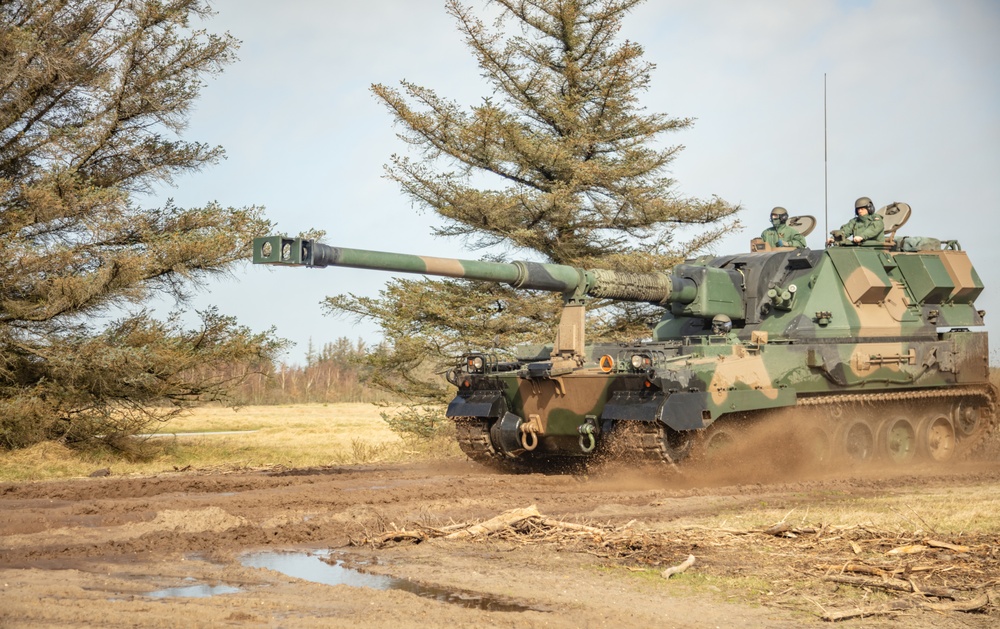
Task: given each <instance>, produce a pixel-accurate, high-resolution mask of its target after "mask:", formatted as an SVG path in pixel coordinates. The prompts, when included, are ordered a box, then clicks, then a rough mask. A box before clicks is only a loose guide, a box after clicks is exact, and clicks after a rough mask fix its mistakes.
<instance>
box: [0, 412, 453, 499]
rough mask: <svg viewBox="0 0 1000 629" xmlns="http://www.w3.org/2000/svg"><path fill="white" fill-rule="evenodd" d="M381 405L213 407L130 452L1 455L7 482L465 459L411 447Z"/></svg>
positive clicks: (44, 450) (169, 425)
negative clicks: (107, 472)
mask: <svg viewBox="0 0 1000 629" xmlns="http://www.w3.org/2000/svg"><path fill="white" fill-rule="evenodd" d="M383 410H384V409H383V408H380V407H378V406H376V405H374V404H365V403H353V404H294V405H285V406H248V407H243V408H240V409H236V410H234V409H231V408H223V407H215V406H208V407H202V408H197V409H194V410H192V411H190V412H188V413H186V414H185V415H183V416H181V417H179V418H176V419H173V420H171V421H169V422H166V423H164V424H162V425H159V426H156V427H155V429H156V432H155V433H154V434H152V435H150V436H147V437H143V438H140V439H138V440H137V441H136V443H135V446H134V449H133V450H131V451H129V452H127V453H121V452H112V451H87V452H78V451H75V450H72V449H70V448H67V447H66V446H64V445H61V444H57V443H44V444H40V445H37V446H35V447H33V448H28V449H26V450H23V451H18V452H8V453H5V454H0V481H23V480H45V479H52V478H68V477H78V476H88V475H90V474H92V473H94V472H95V471H98V470H104V469H109V470H110V471H111V472H112V473H114V474H115V475H130V474H156V473H159V472H166V471H176V470H180V469H185V468H188V469H190V468H196V469H201V470H218V471H222V470H237V469H264V468H275V467H288V468H291V467H312V466H319V465H343V464H359V463H379V462H396V461H402V460H420V459H425V458H433V457H440V456H452V455H454V456H460V455H461V453H460V451H459V450H458V447H457V446H456V445H455V444H454V443H453V441H452V440H450V439H445V440H441V441H432V442H428V443H424V442H412V443H411V442H406V441H404V440H403V439H401V438H400V437H399V436H398V435H396V434H395V433H393V432H392V431H391V430H390V429H389V427H388V425H387V424H386V423H385V422H384V421H383V420H382V418H381V417H380V415H379V413H380V412H382V411H383Z"/></svg>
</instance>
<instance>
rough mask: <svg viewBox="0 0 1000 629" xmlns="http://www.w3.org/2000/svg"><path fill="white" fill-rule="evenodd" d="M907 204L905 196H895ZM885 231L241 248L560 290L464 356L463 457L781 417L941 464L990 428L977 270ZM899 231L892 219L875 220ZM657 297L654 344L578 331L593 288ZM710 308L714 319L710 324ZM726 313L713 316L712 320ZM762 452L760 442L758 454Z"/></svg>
mask: <svg viewBox="0 0 1000 629" xmlns="http://www.w3.org/2000/svg"><path fill="white" fill-rule="evenodd" d="M903 210H905V212H903ZM879 211H880V212H882V213H883V214H884V215H885V217H886V225H887V229H886V236H885V242H884V243H878V244H877V245H876V246H871V245H870V243H869V244H868V245H867V246H851V245H850V244H848V243H843V246H831V247H828V248H827V249H822V250H811V249H791V248H778V249H774V250H767V248H766V247H765V248H763V249H762V248H761V247H759V246H756V245H753V244H752V246H751V249H752V251H751V252H748V253H741V254H734V255H724V256H703V257H700V258H695V259H692V260H688V261H686V262H685V263H683V264H679V265H677V266H675V267H673V268H672V269H669V270H663V271H660V272H652V273H632V272H622V271H611V270H603V269H581V268H576V267H571V266H566V265H560V264H544V263H536V262H514V263H509V264H504V263H491V262H481V261H474V260H456V259H447V258H435V257H425V256H415V255H405V254H397V253H384V252H376V251H365V250H359V249H346V248H338V247H330V246H327V245H325V244H322V243H318V242H314V241H310V240H306V239H300V238H287V237H283V236H270V237H267V238H258V239H256V240H255V241H254V262H255V263H259V264H275V265H299V266H307V267H326V266H346V267H355V268H364V269H377V270H385V271H391V272H397V273H418V274H426V275H437V276H446V277H458V278H466V279H471V280H480V281H491V282H501V283H505V284H509V285H511V286H513V287H515V288H518V289H526V290H543V291H552V292H558V293H560V294H562V296H563V299H564V308H563V313H562V316H561V320H560V324H559V328H558V332H557V335H556V339H555V342H554V343H553V344H552V345H550V346H545V347H542V348H540V349H539V348H526V349H523V350H519V352H518V354H517V359H516V360H514V361H502V360H500V359H499V358H498V357H496V356H495V355H493V354H492V353H491V352H490V351H486V350H484V351H481V352H475V353H472V354H470V355H467V356H464V357H462V360H461V361H460V362H459V364H458V365H457V366H456V367H455V368H454V369H453V370H452V371H451V372H449V376H448V378H449V381H450V382H451V383H452V384H454V385H455V386H456V388H457V392H456V395H455V398H454V399H453V400H452V401H451V403H450V404H449V405H448V408H447V411H446V415H447V416H448V417H450V418H452V419H453V420H454V421H455V424H456V431H457V436H458V441H459V445H460V446H461V447H462V449H463V450H464V451H465V452H466V453H467V454H468V455H469V456H470V457H471V458H472V459H474V460H476V461H479V462H482V463H486V464H491V465H495V466H501V467H510V466H514V467H520V468H523V469H538V468H540V467H543V466H545V467H547V466H550V465H552V464H558V463H564V462H568V461H569V462H580V461H583V462H587V461H590V460H593V459H594V458H595V457H599V456H600V455H601V454H602V453H603V454H604V455H607V456H612V457H614V458H624V459H630V460H636V459H638V460H641V461H646V462H656V463H665V464H667V465H674V464H677V463H680V462H681V461H684V460H686V459H690V458H698V457H702V458H704V457H707V456H712V457H714V456H722V453H723V452H725V446H727V445H730V444H738V443H739V442H740V441H741V440H742V439H744V438H745V434H746V431H747V430H748V429H750V428H752V427H754V426H756V425H758V424H762V423H765V422H770V421H781V422H784V423H783V424H782V426H783V428H785V429H787V433H788V434H789V435H794V436H795V438H796V439H797V441H796V442H797V443H799V444H800V445H801V446H802V448H803V451H804V452H807V453H808V454H809V456H812V457H814V459H815V461H817V462H826V463H829V462H832V461H836V462H837V463H838V464H851V465H856V464H864V463H868V462H870V461H873V460H882V461H885V462H888V463H891V464H900V465H902V464H906V463H909V462H912V461H915V460H918V459H919V460H929V461H934V462H938V463H944V462H947V461H953V460H956V459H957V458H962V457H963V456H966V455H968V454H969V453H971V452H973V451H975V450H976V449H977V447H979V446H980V445H981V444H982V443H983V442H984V441H985V436H986V435H987V434H988V433H989V431H990V430H991V429H992V425H993V415H994V408H995V403H996V402H995V400H996V391H995V389H994V387H993V386H992V385H991V384H990V383H989V378H988V376H989V366H988V343H987V334H986V331H985V329H984V327H983V317H984V314H985V313H983V312H982V311H980V310H977V309H976V307H975V300H976V298H977V297H978V296H979V295H980V294H981V293H982V291H983V289H984V286H983V283H982V281H981V279H980V277H979V275H978V274H977V273H976V270H975V268H974V267H973V265H972V263H971V261H970V259H969V257H968V255H967V253H966V252H965V251H963V250H961V248H960V247H959V246H958V243H957V242H955V241H948V240H938V239H933V238H901V239H899V240H898V241H897V240H896V237H895V234H896V230H897V229H898V227H899V226H901V225H902V223H903V222H905V219H906V217H908V216H909V211H910V208H909V206H908V205H906V204H892V205H891V206H888V208H883V209H882V210H879ZM890 226H891V227H892V229H889V228H888V227H890ZM589 298H600V299H614V300H623V301H634V302H648V303H652V304H656V305H658V306H661V307H662V308H663V315H662V317H661V319H660V321H659V322H658V323H657V324H656V326H655V327H654V329H653V331H652V340H647V341H642V342H634V343H624V344H623V343H602V342H600V341H596V342H593V343H588V342H586V341H585V339H584V337H583V328H584V308H585V303H586V301H587V299H589ZM713 319H714V320H715V321H716V325H715V326H713ZM719 322H724V323H725V325H720V324H719ZM769 454H770V453H769Z"/></svg>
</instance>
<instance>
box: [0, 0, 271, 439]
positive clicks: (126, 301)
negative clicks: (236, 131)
mask: <svg viewBox="0 0 1000 629" xmlns="http://www.w3.org/2000/svg"><path fill="white" fill-rule="evenodd" d="M210 13H211V12H210V10H209V7H208V4H207V2H205V1H204V0H132V1H129V2H116V1H112V0H76V1H74V2H66V1H65V0H12V1H8V2H3V3H0V447H7V448H12V447H21V446H25V445H29V444H31V443H34V442H37V441H40V440H44V439H64V440H66V441H68V442H82V441H86V440H88V439H93V438H94V437H95V436H97V435H101V436H103V438H104V439H105V440H113V439H115V438H116V437H118V436H121V435H123V434H129V433H133V432H135V431H136V430H139V429H141V428H142V427H143V426H145V425H146V424H147V423H148V422H149V421H151V420H153V419H157V418H162V417H164V416H168V415H170V414H171V413H173V412H175V411H176V410H177V409H179V408H180V407H182V406H184V405H185V404H189V403H192V402H195V401H198V400H202V399H206V398H218V397H220V396H223V395H224V394H225V391H226V390H227V386H228V385H229V384H230V379H231V378H233V377H235V376H233V375H232V373H233V372H232V370H225V371H226V373H228V374H230V375H229V376H227V377H226V378H217V377H212V376H209V375H206V374H208V373H210V372H211V371H212V369H211V368H212V367H213V366H218V365H222V364H226V363H240V364H243V365H245V367H246V368H249V367H250V366H251V365H252V364H253V363H254V362H257V361H264V362H266V361H268V360H271V359H272V358H273V356H274V355H275V353H276V352H277V351H278V350H279V349H280V342H279V341H277V340H275V339H274V338H272V334H271V333H267V334H253V333H251V332H250V331H249V330H247V329H245V328H243V327H241V326H239V325H238V324H237V323H236V321H234V320H233V319H231V318H229V317H224V316H221V315H219V314H218V313H217V312H216V311H214V310H209V311H207V312H204V313H201V322H200V324H199V325H197V326H196V328H195V329H186V328H185V326H184V325H182V323H181V319H180V316H179V315H174V316H171V317H170V318H168V319H167V320H166V321H159V320H156V319H155V318H153V317H152V316H151V315H150V314H149V312H147V310H146V309H144V307H143V306H144V304H145V303H146V302H147V300H148V299H149V298H150V297H151V296H153V295H157V294H161V295H162V294H169V295H172V296H173V297H175V298H177V299H178V300H180V301H181V303H183V300H185V299H187V298H188V297H190V296H191V294H192V291H193V290H194V289H195V288H196V287H197V285H198V282H199V281H200V280H202V279H204V278H206V277H208V276H209V275H212V274H218V273H222V272H225V271H226V269H227V268H228V267H230V266H231V265H232V264H233V263H234V262H235V261H237V260H239V259H241V258H245V257H246V251H247V250H248V249H249V244H248V243H249V241H250V240H251V239H252V238H253V237H254V236H257V235H262V234H264V233H266V232H267V231H268V230H269V229H270V224H269V223H268V222H267V221H266V220H265V219H264V218H263V216H262V211H261V209H260V208H255V207H251V208H243V209H233V208H222V207H219V206H218V205H215V204H210V205H207V206H206V207H203V208H193V209H182V208H178V207H176V206H174V205H173V204H172V203H167V204H166V205H165V206H164V207H159V208H143V207H141V206H140V203H139V200H140V199H142V198H143V197H142V194H143V193H145V192H149V191H150V190H151V189H152V188H153V187H154V186H155V185H157V184H159V183H162V182H170V181H172V178H173V177H175V176H177V175H179V174H181V173H186V172H194V171H198V170H200V169H201V168H203V167H204V166H206V165H208V164H212V163H214V162H216V161H217V160H218V159H220V158H221V157H222V156H223V152H222V149H221V148H219V147H210V146H207V145H205V144H201V143H197V142H186V141H183V140H181V139H180V132H181V131H182V130H183V128H184V126H185V123H186V121H187V115H188V113H189V110H190V107H191V104H192V102H193V101H194V99H195V98H196V97H197V96H198V93H199V90H200V88H201V86H202V80H203V78H204V77H205V76H208V75H211V74H213V73H216V72H219V71H220V70H221V69H222V67H223V66H225V65H226V64H228V63H230V62H231V61H232V60H233V59H234V54H235V50H236V47H237V42H236V41H235V40H234V39H233V38H232V37H231V36H229V35H228V34H225V35H221V36H220V35H213V34H209V33H206V32H205V31H202V30H194V29H193V28H192V26H191V20H193V19H202V18H205V17H207V16H209V15H210ZM146 198H148V197H146ZM102 320H103V321H105V322H107V323H104V324H102V323H100V322H101V321H102ZM237 379H238V378H237ZM154 407H158V408H154Z"/></svg>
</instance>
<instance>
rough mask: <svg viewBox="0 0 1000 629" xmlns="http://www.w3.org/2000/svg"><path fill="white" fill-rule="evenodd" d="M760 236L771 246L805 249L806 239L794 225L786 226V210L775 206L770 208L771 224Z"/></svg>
mask: <svg viewBox="0 0 1000 629" xmlns="http://www.w3.org/2000/svg"><path fill="white" fill-rule="evenodd" d="M760 237H761V238H762V239H764V242H766V243H767V244H768V245H769V246H771V247H795V248H797V249H805V247H806V239H805V238H803V237H802V234H800V233H799V232H798V231H797V230H796V229H795V228H794V227H789V226H788V210H786V209H785V208H783V207H776V208H774V209H773V210H771V226H770V227H768V228H767V229H765V230H764V231H763V232H762V233H761V235H760Z"/></svg>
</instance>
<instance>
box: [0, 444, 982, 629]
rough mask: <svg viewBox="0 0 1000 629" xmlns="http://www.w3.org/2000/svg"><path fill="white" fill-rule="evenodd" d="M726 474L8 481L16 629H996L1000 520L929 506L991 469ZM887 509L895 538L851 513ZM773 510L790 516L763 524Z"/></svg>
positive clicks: (969, 496) (302, 474)
mask: <svg viewBox="0 0 1000 629" xmlns="http://www.w3.org/2000/svg"><path fill="white" fill-rule="evenodd" d="M720 467H725V468H726V469H725V470H723V472H722V473H721V474H719V473H713V472H712V471H711V470H707V469H702V470H691V471H689V472H687V473H684V474H678V473H676V472H672V471H669V470H667V471H664V470H658V471H650V470H648V469H647V470H641V471H638V472H637V471H635V470H632V471H624V470H620V469H619V470H606V471H604V472H603V473H597V474H590V475H587V476H571V475H541V474H524V475H503V474H496V473H492V472H489V471H487V470H485V469H484V468H482V467H479V466H477V465H475V464H473V463H470V462H466V461H457V460H456V461H448V462H443V463H435V464H426V463H421V464H404V465H394V466H377V465H376V466H359V467H322V468H310V469H268V470H253V471H241V472H230V473H209V472H198V471H187V472H181V473H170V474H162V475H157V476H153V477H128V478H123V477H115V476H113V475H112V476H109V477H104V478H86V479H76V480H66V481H54V482H36V483H16V484H3V485H0V627H44V626H59V627H97V626H100V627H135V626H142V627H179V626H184V627H197V626H203V627H219V626H241V627H252V626H262V627H357V626H366V627H392V628H393V629H404V628H408V627H428V626H431V627H444V626H447V627H473V626H509V627H622V626H628V627H699V628H703V627H802V626H810V625H812V626H824V625H828V624H830V623H829V622H827V621H825V620H824V618H826V619H828V620H833V619H835V618H842V619H843V620H840V621H839V622H838V624H839V625H840V626H848V627H850V626H865V627H872V626H876V627H878V626H887V627H889V626H891V627H899V626H906V627H946V628H949V627H955V628H958V627H995V626H997V625H998V624H1000V609H998V606H1000V597H998V591H1000V534H998V533H996V528H995V519H996V518H995V517H994V518H993V525H994V528H992V529H990V527H989V526H986V527H983V528H982V530H980V529H977V528H975V527H971V528H970V529H969V530H966V531H963V532H961V533H953V532H952V533H944V534H942V533H940V532H938V531H936V529H935V523H934V522H929V521H925V519H923V515H922V514H921V509H920V508H919V507H916V508H914V507H913V506H912V505H914V504H917V502H916V501H917V500H918V499H919V498H920V497H921V496H926V495H928V494H935V495H940V494H944V495H953V496H955V497H956V500H957V501H958V504H962V505H966V506H967V507H968V508H969V509H970V510H972V511H974V510H975V509H984V510H986V511H987V512H989V513H993V512H995V510H996V509H997V507H998V506H1000V463H998V462H997V460H996V459H995V458H992V459H991V460H988V461H985V462H982V461H980V462H975V463H965V464H962V465H960V466H956V468H955V469H954V470H951V471H949V472H947V473H945V472H942V471H941V470H940V469H931V470H911V471H909V472H907V473H906V474H895V475H889V474H887V473H886V472H885V471H884V470H869V471H867V472H865V473H854V474H843V473H840V474H838V475H837V478H829V477H826V478H824V477H813V478H807V477H805V476H804V475H803V474H801V473H797V474H794V475H787V474H786V475H784V478H766V479H756V480H755V481H754V482H748V479H749V478H751V475H750V474H749V472H748V471H747V470H735V469H732V468H731V467H730V466H720ZM716 472H718V468H717V469H716ZM789 478H794V479H795V480H794V481H792V482H789V480H788V479H789ZM911 498H912V501H911ZM881 500H885V501H887V502H886V504H887V506H886V512H887V513H888V515H889V517H890V518H893V517H895V518H896V520H897V521H898V524H899V526H885V525H879V524H877V523H872V522H871V521H869V520H868V519H865V520H858V519H857V518H856V517H854V514H856V513H858V510H857V508H856V505H857V504H858V502H859V501H881ZM532 506H534V507H535V509H537V515H528V516H526V517H521V518H515V517H511V516H510V515H509V512H510V511H511V510H512V509H517V508H520V509H525V508H529V507H532ZM762 509H773V510H776V511H775V512H776V513H781V514H783V515H782V516H778V517H775V518H773V521H771V522H768V523H767V525H760V524H755V525H750V524H747V522H749V520H747V519H746V516H747V514H749V513H759V512H760V511H761V510H762ZM527 513H529V514H530V513H532V512H530V511H529V512H527ZM989 513H987V516H989ZM504 514H508V516H507V517H506V519H503V518H502V517H501V519H502V520H503V521H504V523H503V524H501V525H497V526H493V530H492V531H491V532H483V531H479V532H478V534H474V533H476V530H475V529H469V528H468V527H469V526H470V525H474V524H478V523H482V522H484V521H488V520H490V519H491V518H496V517H498V516H504ZM789 514H794V515H793V516H791V517H789ZM811 514H822V515H815V516H814V515H811ZM831 514H836V515H831ZM974 519H975V518H973V520H974ZM987 529H990V530H987ZM456 532H458V533H459V534H457V535H456V534H455V533H456ZM261 551H293V552H298V553H300V554H301V553H306V552H307V551H309V552H319V551H324V552H325V551H328V552H329V556H328V557H327V560H328V561H331V562H333V561H336V562H339V563H341V564H342V565H343V566H347V567H355V568H359V569H361V570H363V571H364V573H367V574H376V575H391V576H392V577H395V578H397V579H400V580H405V581H397V582H396V583H409V584H411V585H414V584H415V585H416V586H417V587H416V589H414V588H411V590H413V591H407V590H406V589H405V588H403V589H401V588H396V587H389V588H388V589H377V588H374V587H356V586H354V585H342V584H341V585H328V584H324V583H321V582H317V580H316V579H309V578H306V579H301V578H295V577H293V576H289V575H288V574H285V573H283V572H280V571H276V570H272V569H268V568H261V567H253V566H252V565H250V564H249V563H248V561H247V559H246V558H247V557H248V556H252V553H259V552H261ZM297 556H304V555H297ZM689 557H694V564H693V565H692V566H691V567H690V568H688V569H687V570H686V571H685V572H683V573H681V574H679V575H676V576H674V577H672V578H670V579H667V578H664V576H663V571H664V570H665V569H667V568H669V567H672V566H677V565H679V564H682V563H683V562H685V560H686V559H688V558H689ZM174 588H177V589H174ZM414 591H415V592H416V593H414ZM192 592H199V593H201V594H211V595H202V596H190V595H189V594H191V593H192ZM428 592H432V593H438V594H436V595H428ZM441 592H446V593H450V594H451V595H450V596H441V595H440V593H441ZM901 622H902V623H903V624H900V623H901Z"/></svg>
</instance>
